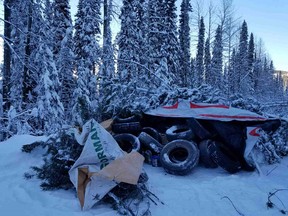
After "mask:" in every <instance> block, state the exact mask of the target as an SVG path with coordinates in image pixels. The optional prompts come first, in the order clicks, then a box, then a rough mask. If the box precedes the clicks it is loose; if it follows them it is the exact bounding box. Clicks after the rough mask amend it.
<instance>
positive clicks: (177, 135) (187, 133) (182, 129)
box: [166, 125, 195, 141]
mask: <svg viewBox="0 0 288 216" xmlns="http://www.w3.org/2000/svg"><path fill="white" fill-rule="evenodd" d="M166 136H167V139H168V141H173V140H177V139H184V140H192V139H193V138H194V137H195V136H194V134H193V132H192V130H191V129H190V128H189V127H187V126H186V125H174V126H172V127H170V128H168V129H167V130H166Z"/></svg>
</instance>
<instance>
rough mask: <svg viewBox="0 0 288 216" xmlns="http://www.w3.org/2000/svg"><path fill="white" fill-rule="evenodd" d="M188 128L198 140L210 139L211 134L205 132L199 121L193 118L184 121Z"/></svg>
mask: <svg viewBox="0 0 288 216" xmlns="http://www.w3.org/2000/svg"><path fill="white" fill-rule="evenodd" d="M186 122H187V125H188V127H190V128H191V129H192V130H193V132H194V134H195V135H196V136H197V137H199V138H200V140H205V139H210V138H212V134H211V133H210V132H209V131H208V130H206V129H205V128H204V127H203V126H202V125H201V124H200V122H199V121H197V120H196V119H194V118H190V119H187V120H186Z"/></svg>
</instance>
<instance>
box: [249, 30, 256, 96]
mask: <svg viewBox="0 0 288 216" xmlns="http://www.w3.org/2000/svg"><path fill="white" fill-rule="evenodd" d="M247 55H248V56H247V61H248V72H249V79H250V82H251V88H250V89H251V90H250V91H251V92H250V93H251V94H253V92H254V86H255V80H256V76H255V74H254V71H253V67H254V61H255V57H254V56H255V45H254V36H253V33H251V34H250V39H249V44H248V54H247Z"/></svg>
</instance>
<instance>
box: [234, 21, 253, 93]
mask: <svg viewBox="0 0 288 216" xmlns="http://www.w3.org/2000/svg"><path fill="white" fill-rule="evenodd" d="M237 59H238V60H237V71H238V72H239V76H240V77H239V80H238V81H239V82H238V83H239V86H238V87H237V90H239V93H242V94H244V95H248V92H249V91H250V86H251V82H250V79H249V72H248V27H247V23H246V21H245V20H244V21H243V23H242V27H241V32H240V41H239V51H238V55H237Z"/></svg>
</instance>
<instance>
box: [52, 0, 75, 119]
mask: <svg viewBox="0 0 288 216" xmlns="http://www.w3.org/2000/svg"><path fill="white" fill-rule="evenodd" d="M53 14H54V17H53V19H52V20H53V22H52V27H51V29H52V32H51V33H53V38H52V39H53V40H52V41H53V47H52V49H53V54H54V59H55V64H56V68H57V70H58V73H59V82H60V85H61V88H60V89H59V96H60V100H61V102H62V103H63V106H64V111H65V115H66V116H67V117H68V116H71V108H70V107H71V105H72V104H71V97H72V94H73V90H74V88H75V79H74V78H73V61H74V53H73V41H72V39H73V37H72V33H73V26H72V19H71V14H70V6H69V1H68V0H55V2H54V13H53ZM69 118H71V117H69Z"/></svg>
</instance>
